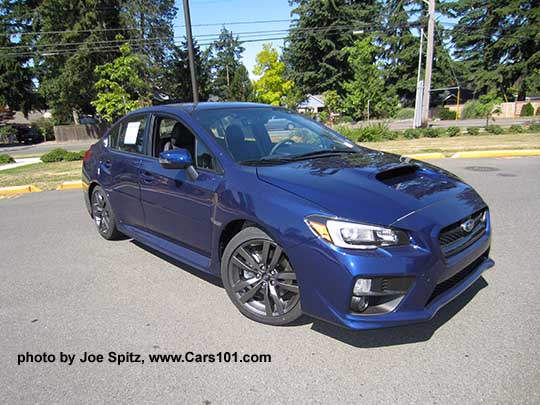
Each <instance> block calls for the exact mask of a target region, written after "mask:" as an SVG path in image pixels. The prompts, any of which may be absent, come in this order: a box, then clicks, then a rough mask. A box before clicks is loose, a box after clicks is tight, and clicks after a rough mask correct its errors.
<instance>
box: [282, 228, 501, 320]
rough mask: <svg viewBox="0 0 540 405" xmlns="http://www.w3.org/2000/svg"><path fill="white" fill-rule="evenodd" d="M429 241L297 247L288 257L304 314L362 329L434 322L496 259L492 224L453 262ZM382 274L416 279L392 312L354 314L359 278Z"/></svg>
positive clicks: (318, 243) (315, 241)
mask: <svg viewBox="0 0 540 405" xmlns="http://www.w3.org/2000/svg"><path fill="white" fill-rule="evenodd" d="M413 239H415V238H414V237H413ZM418 239H421V238H417V240H418ZM430 239H431V240H430V241H429V243H419V244H413V245H409V246H398V247H392V248H386V249H382V248H380V249H377V250H369V251H352V250H350V249H340V248H337V247H334V246H332V245H329V244H328V243H326V242H324V241H323V240H321V239H319V238H316V239H313V240H311V241H309V242H306V243H304V244H302V245H299V246H296V247H295V248H294V249H292V251H291V252H289V259H290V260H291V262H292V264H293V267H294V268H295V270H296V273H297V277H298V282H299V285H300V288H301V305H302V310H303V311H304V313H306V314H308V315H311V316H313V317H315V318H319V319H323V320H326V321H329V322H332V323H335V324H338V325H341V326H345V327H347V328H350V329H358V330H362V329H374V328H383V327H391V326H399V325H404V324H409V323H415V322H422V321H427V320H429V319H431V318H433V317H434V316H435V314H436V313H437V312H438V311H439V310H440V309H441V308H442V307H443V306H444V305H446V304H447V303H449V302H450V301H452V300H453V299H455V298H456V297H458V296H459V295H460V294H461V293H463V292H464V291H465V290H467V289H468V288H469V287H470V286H471V285H472V284H474V282H475V281H476V280H477V279H478V278H480V276H481V275H482V273H483V272H484V271H486V270H487V269H489V268H490V267H492V266H493V265H494V261H493V260H492V259H490V258H489V249H490V244H491V230H490V226H489V225H488V228H487V232H486V234H485V235H483V236H482V237H481V238H480V239H478V240H477V241H476V242H475V243H474V244H473V245H471V246H469V247H468V248H467V249H465V250H463V251H461V252H460V253H458V254H456V255H454V256H452V257H449V258H444V257H443V255H442V251H441V250H440V246H439V244H438V243H437V242H436V241H435V240H433V239H432V238H430ZM381 276H383V277H414V282H413V284H412V286H411V288H410V289H409V291H408V292H407V294H406V295H405V296H404V297H403V299H402V300H401V302H400V303H399V305H398V306H397V307H396V308H395V309H394V310H393V311H391V312H387V313H384V314H377V315H362V314H358V313H355V312H353V311H351V309H350V303H351V294H352V289H353V286H354V283H355V282H356V280H357V279H358V278H359V277H381ZM445 281H446V283H445ZM438 285H439V288H437V286H438ZM436 288H437V289H436Z"/></svg>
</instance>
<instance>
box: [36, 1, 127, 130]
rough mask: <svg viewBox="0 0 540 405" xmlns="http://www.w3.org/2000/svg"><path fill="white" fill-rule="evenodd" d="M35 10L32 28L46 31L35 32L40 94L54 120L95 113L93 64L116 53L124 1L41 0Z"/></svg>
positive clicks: (108, 58) (67, 120)
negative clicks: (116, 37) (122, 2)
mask: <svg viewBox="0 0 540 405" xmlns="http://www.w3.org/2000/svg"><path fill="white" fill-rule="evenodd" d="M33 15H34V17H33V20H32V25H33V29H32V31H34V32H39V31H47V32H48V33H47V34H35V35H33V36H32V41H33V46H34V47H35V48H36V49H37V50H38V53H37V56H36V58H35V59H34V65H35V70H36V78H37V81H38V82H39V88H38V92H39V95H40V96H42V97H43V98H44V99H45V100H46V101H47V104H48V106H49V107H51V108H52V110H53V116H54V118H55V120H56V122H59V123H71V122H73V121H75V123H78V122H77V117H78V115H79V114H94V113H95V109H94V107H93V106H92V104H91V101H92V100H94V99H95V97H96V89H95V86H94V85H95V83H96V81H97V78H96V76H95V74H94V71H95V67H96V66H98V65H101V64H104V63H107V62H110V61H112V60H113V59H114V58H115V57H116V56H117V55H118V51H117V47H118V45H120V44H121V42H117V41H115V35H116V34H118V33H119V32H121V30H122V28H121V25H120V2H119V0H112V1H110V0H87V1H84V2H73V1H70V0H51V1H46V2H39V6H38V8H37V9H36V11H35V13H34V14H33ZM97 48H100V49H97ZM98 50H99V51H98Z"/></svg>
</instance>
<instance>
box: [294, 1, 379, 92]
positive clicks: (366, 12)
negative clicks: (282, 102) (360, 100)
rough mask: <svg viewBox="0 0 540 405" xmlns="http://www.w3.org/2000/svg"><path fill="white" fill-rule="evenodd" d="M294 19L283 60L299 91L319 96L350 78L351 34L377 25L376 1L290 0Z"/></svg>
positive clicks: (340, 90)
mask: <svg viewBox="0 0 540 405" xmlns="http://www.w3.org/2000/svg"><path fill="white" fill-rule="evenodd" d="M289 3H290V4H291V5H292V6H295V8H294V9H293V11H292V14H293V16H295V17H296V18H297V20H296V21H295V22H294V23H293V25H292V27H291V30H290V32H289V36H288V39H287V42H286V48H285V51H284V61H285V63H286V65H287V72H288V76H289V78H290V79H291V80H292V81H293V82H294V83H295V86H296V88H297V89H298V91H300V92H301V93H303V94H304V95H305V94H307V93H322V92H324V91H326V90H337V91H338V93H340V94H343V93H344V90H343V83H344V82H346V81H347V80H350V79H352V77H353V70H352V68H351V67H350V66H349V64H348V63H347V55H346V53H345V51H344V49H345V48H346V47H349V46H352V45H353V43H354V40H355V35H354V31H358V30H368V29H369V27H370V26H371V25H372V24H373V23H374V19H375V23H376V19H377V13H376V8H375V3H376V0H290V1H289Z"/></svg>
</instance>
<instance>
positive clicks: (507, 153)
mask: <svg viewBox="0 0 540 405" xmlns="http://www.w3.org/2000/svg"><path fill="white" fill-rule="evenodd" d="M511 156H540V149H522V150H519V149H512V150H478V151H470V152H457V153H454V154H453V155H452V156H451V157H452V158H454V159H457V158H481V157H511Z"/></svg>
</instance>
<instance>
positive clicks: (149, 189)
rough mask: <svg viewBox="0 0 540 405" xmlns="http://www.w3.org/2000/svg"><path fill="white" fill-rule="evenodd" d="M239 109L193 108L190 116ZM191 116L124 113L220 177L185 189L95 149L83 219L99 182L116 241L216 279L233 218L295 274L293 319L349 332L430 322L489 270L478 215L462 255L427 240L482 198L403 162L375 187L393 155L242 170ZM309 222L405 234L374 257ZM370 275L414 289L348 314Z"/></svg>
mask: <svg viewBox="0 0 540 405" xmlns="http://www.w3.org/2000/svg"><path fill="white" fill-rule="evenodd" d="M209 104H210V105H209ZM245 105H246V104H245V103H242V104H236V103H227V104H225V105H223V103H201V104H199V105H198V106H197V107H196V109H195V111H196V110H197V109H204V108H226V107H237V106H245ZM248 105H249V106H251V107H253V106H260V105H257V104H248ZM263 107H264V108H266V107H267V106H261V108H263ZM192 111H193V107H192V106H191V105H181V106H179V105H176V106H159V107H150V108H146V109H142V110H139V111H137V112H135V113H133V114H141V113H147V114H152V113H160V114H166V115H169V116H170V117H174V118H177V119H179V120H181V121H182V122H183V123H184V124H185V125H186V126H188V127H189V128H190V129H191V130H192V131H193V132H194V133H195V134H196V135H197V136H198V137H199V138H200V139H201V140H202V141H203V142H204V143H205V145H206V146H207V147H208V149H209V150H210V151H211V152H212V153H213V155H214V156H215V157H216V159H217V160H218V163H219V165H220V166H221V168H222V169H223V170H222V173H211V172H207V171H204V170H200V171H199V177H198V178H197V180H195V181H193V180H191V179H189V178H188V176H187V175H186V172H185V170H181V169H178V170H171V169H164V168H163V167H161V166H160V165H159V162H158V160H157V159H156V158H153V157H149V156H143V155H134V154H129V153H124V152H118V151H115V150H111V149H109V148H107V147H106V146H105V145H104V142H103V141H100V142H98V143H96V144H95V145H94V146H93V147H92V155H91V157H90V159H88V160H87V161H86V162H85V164H84V165H83V183H84V184H85V201H86V204H87V206H88V208H89V211H90V202H89V192H88V191H89V189H90V188H91V186H92V185H93V184H99V185H101V186H102V187H103V188H104V189H105V191H106V192H107V194H108V196H109V198H110V200H111V205H112V207H113V209H114V212H115V215H116V216H117V218H118V219H119V220H120V223H119V224H118V227H119V230H120V231H121V232H123V233H125V234H127V235H129V236H131V237H133V238H135V239H137V240H140V241H141V242H143V243H145V244H147V245H149V246H151V247H153V248H155V249H156V250H159V251H161V252H163V253H165V254H167V255H169V256H171V257H174V258H175V259H177V260H179V261H182V262H185V263H187V264H189V265H190V266H192V267H195V268H197V269H199V270H201V271H204V272H208V273H211V274H214V275H217V276H219V274H220V255H221V248H220V238H221V235H222V232H223V231H224V229H225V228H226V226H227V225H228V224H231V223H233V222H234V221H237V220H243V221H249V222H252V223H255V224H257V225H258V226H260V227H262V228H263V229H264V230H265V231H266V232H267V233H268V234H269V235H270V236H271V237H272V238H273V239H274V240H275V241H276V242H277V243H278V244H279V245H281V246H282V247H283V248H284V249H285V251H286V252H287V255H288V257H289V259H290V261H291V263H292V265H293V268H294V269H295V271H296V273H297V277H298V284H299V287H300V292H301V294H300V296H301V305H302V310H303V312H304V313H307V314H309V315H311V316H314V317H316V318H320V319H324V320H326V321H329V322H333V323H336V324H339V325H342V326H346V327H348V328H352V329H371V328H380V327H387V326H396V325H401V324H406V323H411V322H417V321H424V320H428V319H431V318H432V317H433V316H434V315H435V314H436V313H437V311H438V310H439V309H440V308H441V307H442V306H443V305H445V304H446V303H448V302H449V301H450V300H452V299H454V298H455V297H457V296H458V295H459V294H461V293H462V292H463V291H465V290H466V289H467V288H468V287H469V286H470V285H471V284H472V283H474V281H475V280H476V279H478V278H479V277H480V276H481V274H482V272H483V271H485V270H486V269H488V268H489V267H491V266H493V264H494V263H493V261H492V260H491V259H489V258H488V253H489V246H490V238H491V225H490V223H489V218H488V225H487V231H486V234H485V235H484V236H483V237H481V238H480V239H479V240H478V241H476V242H475V243H474V244H473V245H472V246H470V247H468V248H467V249H465V250H464V251H462V252H460V253H459V254H457V255H455V256H452V257H450V258H444V257H443V255H442V252H441V248H440V246H439V243H438V239H437V238H438V235H439V232H440V230H441V229H442V228H443V227H445V226H447V225H448V224H451V223H454V222H456V221H459V220H461V219H462V218H464V217H466V216H467V215H470V214H472V213H473V212H475V211H477V210H478V209H481V208H484V207H486V204H485V203H484V201H483V200H482V199H481V197H480V196H479V195H478V194H477V193H476V192H475V191H474V190H473V189H472V188H471V187H470V186H468V185H467V184H465V183H464V182H463V181H461V180H460V179H459V178H457V177H456V176H454V175H452V174H450V173H448V172H446V171H444V170H442V169H440V168H437V167H435V166H432V165H429V164H427V163H423V162H414V163H415V164H416V165H417V166H418V167H419V169H418V170H417V173H416V175H415V176H414V178H411V179H410V181H408V182H402V183H400V184H396V185H395V184H383V183H382V182H381V181H379V180H377V179H376V175H377V173H380V172H381V171H383V170H388V169H392V168H393V167H398V166H400V165H402V164H403V161H402V159H401V158H400V157H399V156H396V155H392V154H387V153H382V152H377V151H373V150H369V149H366V153H365V154H363V155H362V156H356V155H355V156H344V157H328V158H318V159H310V160H305V161H301V162H295V163H288V164H283V165H276V166H266V167H253V166H243V165H240V164H238V163H236V162H235V161H234V160H233V159H232V158H231V157H230V156H229V155H228V154H227V153H226V151H224V150H223V148H222V147H221V146H220V145H219V144H218V143H217V142H216V141H215V140H214V138H213V137H212V136H211V135H210V134H209V133H207V132H206V130H205V129H204V128H202V126H201V125H200V124H199V123H198V122H197V120H196V119H194V118H193V117H192V115H191V112H192ZM133 114H131V115H128V117H129V116H132V115H133ZM106 137H107V136H105V137H104V139H106ZM110 161H113V164H112V166H110V165H109V164H108V162H110ZM117 162H118V164H116V163H117ZM308 215H323V216H329V217H339V218H345V219H348V220H352V221H358V222H365V223H370V224H378V225H384V226H394V227H397V228H400V229H404V230H406V231H407V232H408V233H409V235H410V237H411V244H410V245H408V246H395V247H387V248H378V249H376V250H351V249H343V248H338V247H336V246H333V245H330V244H328V243H326V242H325V241H323V240H322V239H320V238H318V237H316V236H315V235H314V234H313V233H312V232H311V230H310V229H309V228H308V226H307V225H306V224H305V222H304V219H305V217H306V216H308ZM479 257H480V258H484V260H482V261H481V263H480V264H479V265H478V266H477V267H476V268H475V270H474V272H473V273H472V274H470V275H469V276H468V277H467V278H466V279H465V280H463V281H462V282H461V283H459V284H458V285H457V286H455V287H454V288H452V289H450V290H449V291H446V292H445V293H443V294H441V295H440V296H438V297H437V299H435V300H434V301H432V302H430V303H429V305H427V304H426V303H427V300H428V299H429V297H430V295H431V293H432V292H433V290H434V288H435V286H436V284H437V283H438V282H440V281H442V280H445V279H447V278H449V277H451V276H452V275H454V274H455V273H457V272H459V271H460V270H462V269H463V268H464V267H466V266H467V265H469V264H470V263H472V262H474V261H475V260H477V259H478V258H479ZM381 275H392V276H413V277H414V278H415V281H414V284H413V286H412V288H411V290H410V291H409V292H408V294H407V295H406V296H405V298H404V299H403V300H402V302H401V303H400V304H399V306H398V307H397V308H396V309H395V310H393V311H392V312H389V313H386V314H382V315H358V314H352V313H351V312H350V310H349V305H350V298H351V291H352V288H353V285H354V282H355V281H356V279H357V278H358V277H360V276H381Z"/></svg>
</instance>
